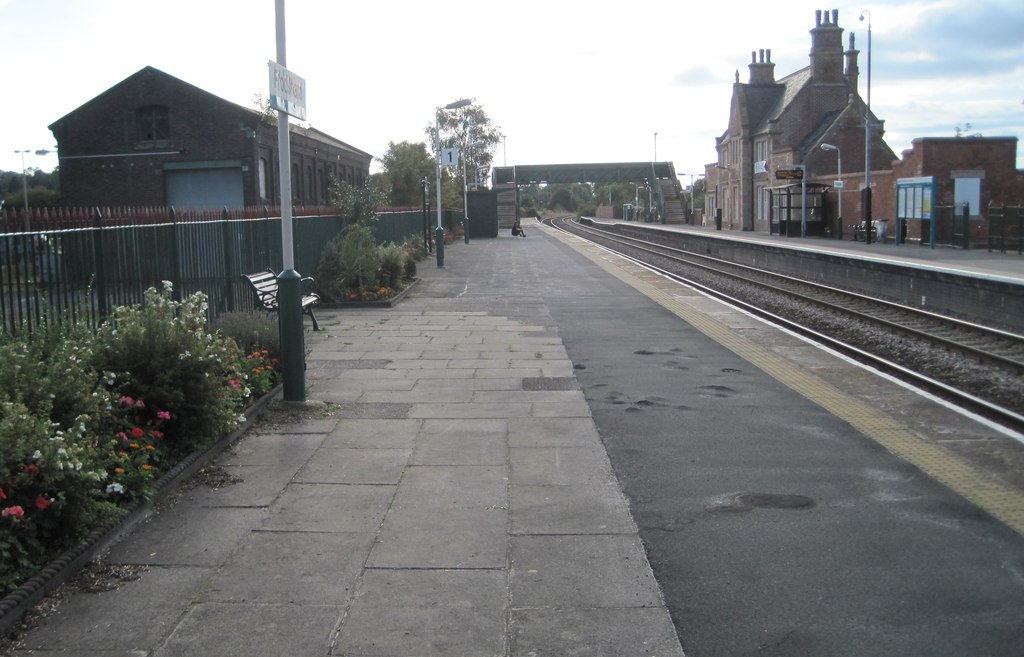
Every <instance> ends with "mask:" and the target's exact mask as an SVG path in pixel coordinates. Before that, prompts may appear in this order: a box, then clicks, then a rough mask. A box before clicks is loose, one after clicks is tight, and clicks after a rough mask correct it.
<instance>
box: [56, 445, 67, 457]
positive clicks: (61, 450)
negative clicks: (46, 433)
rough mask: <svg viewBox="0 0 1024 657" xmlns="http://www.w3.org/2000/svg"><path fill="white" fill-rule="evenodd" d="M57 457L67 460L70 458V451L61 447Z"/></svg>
mask: <svg viewBox="0 0 1024 657" xmlns="http://www.w3.org/2000/svg"><path fill="white" fill-rule="evenodd" d="M57 456H59V457H61V458H62V459H66V458H67V457H68V450H66V449H64V448H63V447H61V448H60V449H58V450H57Z"/></svg>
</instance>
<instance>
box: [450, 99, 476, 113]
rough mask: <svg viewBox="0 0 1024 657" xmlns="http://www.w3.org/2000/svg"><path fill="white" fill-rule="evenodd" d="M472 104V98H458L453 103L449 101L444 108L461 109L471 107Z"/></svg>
mask: <svg viewBox="0 0 1024 657" xmlns="http://www.w3.org/2000/svg"><path fill="white" fill-rule="evenodd" d="M472 104H473V101H472V100H470V99H469V98H463V99H461V100H456V101H455V102H453V103H448V104H447V105H445V106H444V109H446V110H453V109H461V108H463V107H469V106H470V105H472Z"/></svg>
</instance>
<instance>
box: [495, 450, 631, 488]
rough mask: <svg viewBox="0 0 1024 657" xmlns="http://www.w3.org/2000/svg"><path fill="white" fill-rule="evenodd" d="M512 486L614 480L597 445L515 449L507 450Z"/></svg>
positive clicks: (565, 484) (606, 459) (608, 465)
mask: <svg viewBox="0 0 1024 657" xmlns="http://www.w3.org/2000/svg"><path fill="white" fill-rule="evenodd" d="M509 463H510V464H511V468H512V469H511V475H510V481H511V482H512V483H513V484H520V485H523V484H535V485H546V486H570V485H575V484H594V483H597V484H605V483H610V482H614V481H615V476H614V475H613V474H612V466H611V463H610V462H609V461H608V455H607V454H606V453H605V451H604V449H603V448H601V447H600V446H596V445H595V446H586V447H575V446H572V447H515V448H512V449H511V450H509Z"/></svg>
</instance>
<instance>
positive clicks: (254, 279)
mask: <svg viewBox="0 0 1024 657" xmlns="http://www.w3.org/2000/svg"><path fill="white" fill-rule="evenodd" d="M242 278H244V279H245V280H246V281H248V282H249V285H251V286H252V290H253V292H254V293H255V294H256V303H258V304H259V305H260V306H262V307H263V309H264V310H266V311H267V312H277V308H278V303H277V274H275V273H274V272H273V271H271V270H270V269H268V270H266V271H261V272H258V273H256V274H242ZM299 283H300V285H301V286H302V291H301V294H302V312H303V313H305V314H307V315H309V318H310V319H312V320H313V330H314V331H319V330H320V324H319V323H317V321H316V315H314V314H313V306H314V305H316V303H317V302H319V301H320V295H319V294H317V293H315V292H313V290H312V287H313V279H312V278H309V277H308V276H307V277H306V278H303V279H302V280H301V281H299Z"/></svg>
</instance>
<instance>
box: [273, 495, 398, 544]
mask: <svg viewBox="0 0 1024 657" xmlns="http://www.w3.org/2000/svg"><path fill="white" fill-rule="evenodd" d="M394 493H395V487H394V486H393V485H386V486H377V485H367V484H289V485H288V487H287V488H285V489H284V491H282V492H281V495H280V497H278V499H277V500H276V501H275V502H274V504H273V505H271V507H270V508H269V509H267V517H266V519H265V520H264V522H263V526H262V529H265V530H273V531H295V532H356V533H361V532H371V533H372V532H375V531H377V529H378V528H379V527H380V523H381V521H382V520H383V519H384V514H385V513H387V510H388V505H389V504H390V503H391V498H392V497H393V496H394Z"/></svg>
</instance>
